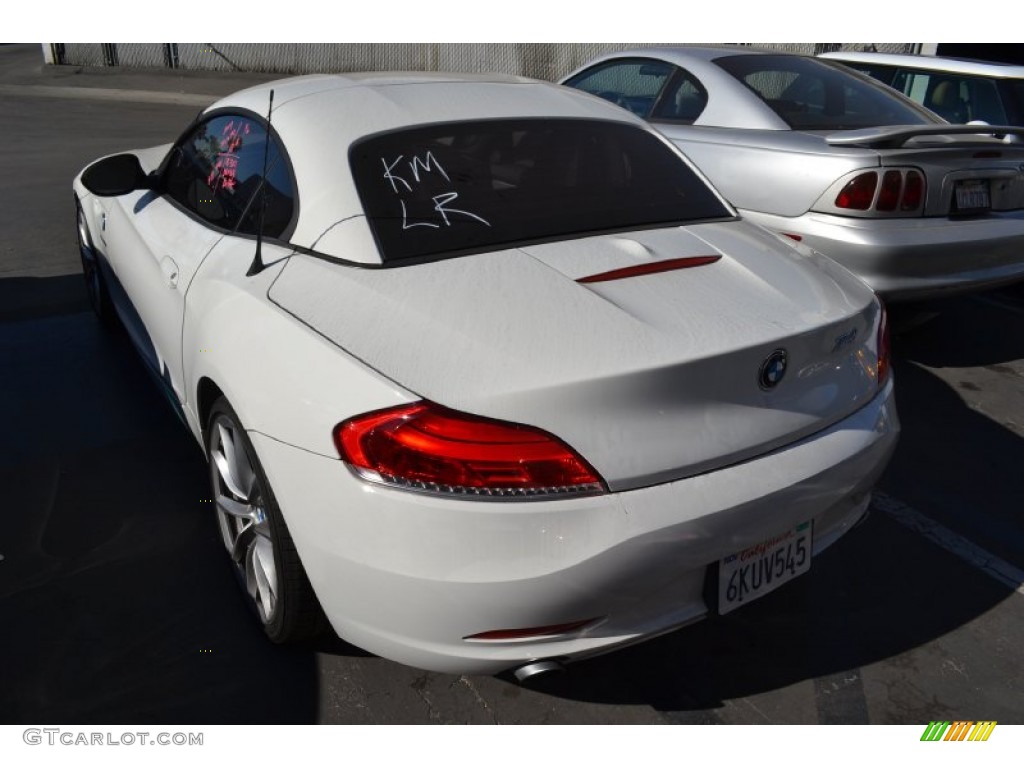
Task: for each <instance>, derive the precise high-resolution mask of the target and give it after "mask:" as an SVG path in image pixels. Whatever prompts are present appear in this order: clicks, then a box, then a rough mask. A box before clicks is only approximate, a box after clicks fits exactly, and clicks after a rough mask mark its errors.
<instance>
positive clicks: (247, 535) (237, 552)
mask: <svg viewBox="0 0 1024 768" xmlns="http://www.w3.org/2000/svg"><path fill="white" fill-rule="evenodd" d="M255 538H256V526H255V525H254V524H253V523H248V524H246V525H243V526H242V527H241V528H240V529H239V530H238V532H237V533H236V534H235V541H234V544H233V545H232V547H231V559H232V560H234V561H235V562H236V563H240V562H242V558H243V557H245V555H246V553H247V552H248V550H249V548H250V547H251V545H252V543H253V540H254V539H255Z"/></svg>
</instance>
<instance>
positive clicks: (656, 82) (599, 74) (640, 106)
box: [566, 59, 674, 117]
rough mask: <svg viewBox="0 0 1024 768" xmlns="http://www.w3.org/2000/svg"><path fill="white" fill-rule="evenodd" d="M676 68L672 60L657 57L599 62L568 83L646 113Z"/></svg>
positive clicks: (643, 113) (632, 110)
mask: <svg viewBox="0 0 1024 768" xmlns="http://www.w3.org/2000/svg"><path fill="white" fill-rule="evenodd" d="M673 69H674V68H673V67H672V65H671V64H666V63H665V62H663V61H655V60H654V59H633V60H629V61H625V62H621V61H616V62H613V63H611V64H598V65H597V66H596V67H593V68H591V69H588V70H587V71H586V72H582V73H580V74H579V75H577V76H576V77H574V78H573V79H572V80H570V81H569V82H567V83H566V85H569V86H572V87H573V88H578V89H580V90H581V91H586V92H587V93H592V94H593V95H594V96H600V97H601V98H602V99H607V100H608V101H610V102H612V103H613V104H618V105H619V106H620V107H625V108H626V109H628V110H629V111H630V112H632V113H633V114H635V115H639V116H640V117H647V115H648V113H650V111H651V109H652V108H653V107H654V103H655V102H656V101H657V100H658V94H659V93H661V89H662V88H664V87H665V81H666V80H667V79H668V77H669V75H671V74H672V70H673Z"/></svg>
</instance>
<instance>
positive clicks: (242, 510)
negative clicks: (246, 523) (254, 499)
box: [217, 494, 256, 521]
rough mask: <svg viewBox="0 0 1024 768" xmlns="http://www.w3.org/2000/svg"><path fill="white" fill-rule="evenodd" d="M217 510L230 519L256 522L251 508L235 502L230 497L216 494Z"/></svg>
mask: <svg viewBox="0 0 1024 768" xmlns="http://www.w3.org/2000/svg"><path fill="white" fill-rule="evenodd" d="M217 508H218V509H220V511H221V512H223V513H225V514H227V515H231V516H232V517H239V518H242V519H243V520H252V521H255V520H256V516H255V514H254V513H255V510H254V509H253V508H252V507H250V506H249V505H248V504H243V503H242V502H240V501H235V500H234V499H232V498H231V497H230V496H224V495H222V494H217Z"/></svg>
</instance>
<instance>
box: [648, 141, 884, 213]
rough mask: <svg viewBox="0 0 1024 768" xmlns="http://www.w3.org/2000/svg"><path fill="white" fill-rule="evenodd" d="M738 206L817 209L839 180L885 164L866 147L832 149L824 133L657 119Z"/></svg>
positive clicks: (800, 210) (796, 210) (772, 209)
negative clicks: (715, 125)
mask: <svg viewBox="0 0 1024 768" xmlns="http://www.w3.org/2000/svg"><path fill="white" fill-rule="evenodd" d="M655 127H657V128H658V129H659V130H660V131H662V132H663V133H664V134H665V135H666V136H668V138H669V139H671V140H672V142H673V143H674V144H675V145H676V146H678V147H679V148H680V149H681V150H682V151H683V152H684V153H685V154H686V155H687V157H689V158H690V159H691V160H692V161H693V162H694V164H695V165H696V166H697V167H698V168H700V169H701V170H702V171H703V172H704V174H705V175H706V176H707V177H708V179H710V180H711V183H712V184H714V185H715V187H717V188H718V190H719V192H721V193H722V194H723V195H724V196H725V198H726V199H727V200H728V201H729V202H730V203H732V204H733V205H734V206H735V207H737V208H744V209H746V210H751V211H761V212H763V213H771V214H775V215H777V216H799V215H801V214H803V213H806V212H807V211H809V210H810V209H811V207H812V206H813V205H814V203H815V202H816V201H817V200H818V198H819V197H821V194H822V193H823V192H824V191H825V190H826V189H827V188H828V187H829V186H830V185H831V184H832V183H833V182H835V181H836V179H838V178H840V177H841V176H843V175H844V174H847V173H850V172H851V171H855V170H857V169H860V168H872V167H875V166H877V165H878V164H879V159H878V155H877V154H876V153H874V152H870V151H865V150H856V149H854V150H850V149H838V148H830V147H828V145H826V144H825V142H824V140H822V139H821V137H819V136H813V135H810V134H800V133H795V132H793V131H755V130H741V129H728V128H710V127H702V126H679V125H670V124H667V123H660V124H657V125H656V126H655Z"/></svg>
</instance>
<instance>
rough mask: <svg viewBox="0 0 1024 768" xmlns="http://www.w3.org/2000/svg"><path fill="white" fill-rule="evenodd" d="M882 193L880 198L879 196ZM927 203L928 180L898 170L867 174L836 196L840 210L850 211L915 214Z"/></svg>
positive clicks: (914, 173) (919, 175)
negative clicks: (926, 186) (879, 174)
mask: <svg viewBox="0 0 1024 768" xmlns="http://www.w3.org/2000/svg"><path fill="white" fill-rule="evenodd" d="M876 192H877V193H878V194H877V195H876V194H875V193H876ZM923 202H924V176H922V175H921V172H920V171H917V170H915V169H913V168H895V169H890V170H887V171H886V172H885V173H884V174H882V179H881V184H879V178H878V173H877V172H876V171H866V172H864V173H860V174H858V175H856V176H854V177H853V178H852V179H850V180H849V181H848V182H846V184H844V185H843V188H842V189H841V190H839V194H838V195H836V200H835V205H836V208H842V209H844V210H848V211H878V212H880V213H893V212H895V211H899V212H901V213H913V212H915V211H918V210H920V208H921V205H922V203H923Z"/></svg>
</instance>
